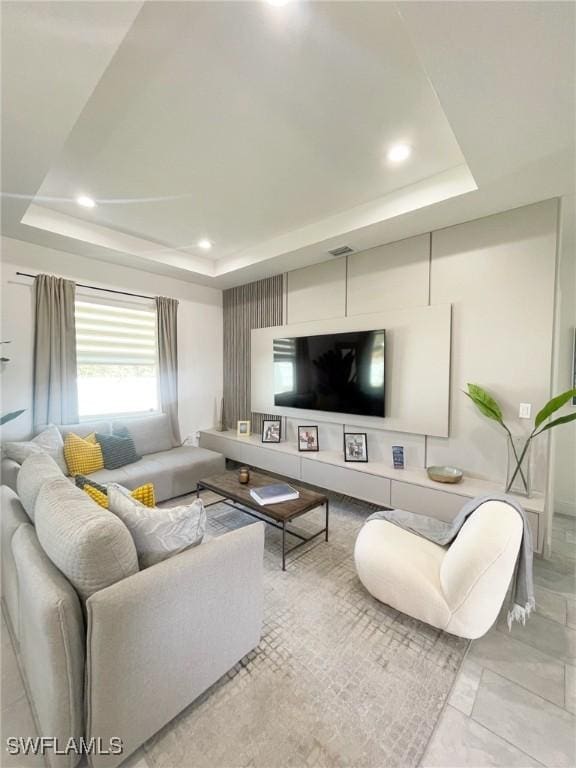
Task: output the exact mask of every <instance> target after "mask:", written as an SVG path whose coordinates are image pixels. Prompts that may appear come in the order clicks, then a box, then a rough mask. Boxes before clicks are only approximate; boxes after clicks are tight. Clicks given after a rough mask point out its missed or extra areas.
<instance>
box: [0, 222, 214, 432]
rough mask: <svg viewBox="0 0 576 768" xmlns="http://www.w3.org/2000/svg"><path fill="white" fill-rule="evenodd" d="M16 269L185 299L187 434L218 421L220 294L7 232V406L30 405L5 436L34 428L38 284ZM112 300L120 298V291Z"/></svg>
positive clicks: (182, 367) (182, 350)
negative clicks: (15, 237)
mask: <svg viewBox="0 0 576 768" xmlns="http://www.w3.org/2000/svg"><path fill="white" fill-rule="evenodd" d="M17 271H22V272H30V273H32V274H36V273H37V272H47V273H49V274H54V275H57V276H59V277H66V278H69V279H72V280H75V281H77V282H82V283H87V284H90V285H97V286H100V287H104V288H115V289H119V290H126V291H132V292H135V293H142V294H145V295H150V296H156V295H162V296H170V297H172V298H175V299H178V300H179V302H180V303H179V307H178V344H179V349H178V357H179V391H180V427H181V431H182V438H183V439H184V438H186V437H188V436H190V437H193V436H194V435H195V433H196V432H197V431H198V430H199V429H206V428H209V427H212V426H214V424H215V423H216V407H217V403H219V402H220V398H221V396H222V292H221V291H219V290H216V289H214V288H207V287H204V286H200V285H196V284H194V283H187V282H184V281H181V280H175V279H173V278H170V277H161V276H159V275H155V274H152V273H149V272H144V271H141V270H136V269H131V268H128V267H122V266H115V265H111V264H108V263H104V262H99V261H96V260H94V259H89V258H84V257H81V256H76V255H74V254H70V253H64V252H63V251H56V250H52V249H49V248H44V247H42V246H38V245H33V244H32V243H27V242H23V241H20V240H13V239H10V238H5V237H3V238H2V274H1V283H2V287H1V297H2V311H1V335H2V339H11V340H12V343H11V344H10V345H7V346H5V347H4V350H3V351H4V353H5V355H6V356H8V357H10V358H11V362H10V363H8V364H3V366H2V373H1V382H0V383H1V387H2V405H1V410H2V412H5V411H12V410H16V409H19V408H25V409H26V413H25V414H23V416H21V417H20V418H19V419H17V420H15V421H13V422H11V423H9V424H7V425H6V426H4V427H3V428H2V435H3V437H4V438H8V439H10V438H14V439H19V438H22V437H27V436H28V435H29V434H30V432H31V416H32V354H33V341H34V336H33V334H34V310H33V291H32V281H31V280H29V279H28V278H23V277H18V276H17V275H16V272H17ZM98 295H99V296H102V295H105V294H98ZM109 297H110V299H111V300H113V294H109Z"/></svg>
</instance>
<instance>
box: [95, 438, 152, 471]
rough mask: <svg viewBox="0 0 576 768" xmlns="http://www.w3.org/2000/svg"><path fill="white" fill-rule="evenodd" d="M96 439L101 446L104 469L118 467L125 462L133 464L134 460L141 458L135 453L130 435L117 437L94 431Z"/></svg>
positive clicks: (122, 465)
mask: <svg viewBox="0 0 576 768" xmlns="http://www.w3.org/2000/svg"><path fill="white" fill-rule="evenodd" d="M96 440H97V441H98V442H99V444H100V447H101V448H102V456H103V457H104V466H105V468H106V469H119V468H120V467H124V466H126V464H134V462H135V461H140V459H141V458H142V456H138V454H137V453H136V448H135V447H134V440H132V437H131V436H130V435H128V436H126V437H118V436H117V435H102V434H100V432H96Z"/></svg>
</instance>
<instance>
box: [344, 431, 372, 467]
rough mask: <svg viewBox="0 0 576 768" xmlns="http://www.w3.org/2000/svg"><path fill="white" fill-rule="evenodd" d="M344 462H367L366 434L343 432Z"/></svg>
mask: <svg viewBox="0 0 576 768" xmlns="http://www.w3.org/2000/svg"><path fill="white" fill-rule="evenodd" d="M344 461H364V462H365V461H368V435H367V434H366V432H344Z"/></svg>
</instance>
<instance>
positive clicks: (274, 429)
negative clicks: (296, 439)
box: [262, 419, 282, 443]
mask: <svg viewBox="0 0 576 768" xmlns="http://www.w3.org/2000/svg"><path fill="white" fill-rule="evenodd" d="M281 435H282V422H281V421H280V420H279V419H264V420H263V421H262V442H263V443H279V442H280V438H281Z"/></svg>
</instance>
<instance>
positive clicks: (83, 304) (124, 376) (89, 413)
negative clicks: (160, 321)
mask: <svg viewBox="0 0 576 768" xmlns="http://www.w3.org/2000/svg"><path fill="white" fill-rule="evenodd" d="M76 350H77V360H78V410H79V412H80V418H81V419H89V418H91V417H94V416H96V417H102V416H122V415H124V416H125V415H136V414H139V413H149V412H150V411H157V410H158V385H157V373H158V354H157V339H156V309H155V308H148V307H143V308H140V307H127V306H123V305H122V304H105V303H99V302H96V301H95V300H93V299H92V300H89V301H88V300H86V301H80V300H77V301H76Z"/></svg>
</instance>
